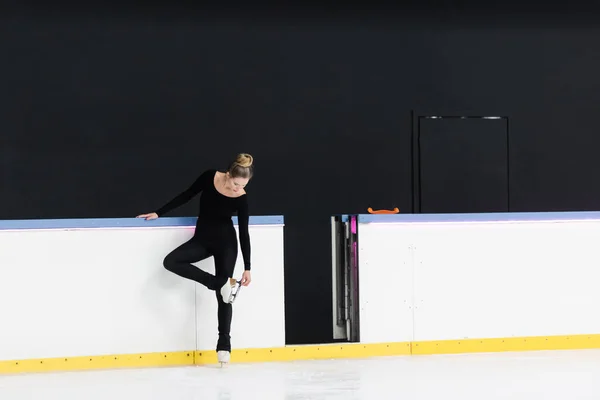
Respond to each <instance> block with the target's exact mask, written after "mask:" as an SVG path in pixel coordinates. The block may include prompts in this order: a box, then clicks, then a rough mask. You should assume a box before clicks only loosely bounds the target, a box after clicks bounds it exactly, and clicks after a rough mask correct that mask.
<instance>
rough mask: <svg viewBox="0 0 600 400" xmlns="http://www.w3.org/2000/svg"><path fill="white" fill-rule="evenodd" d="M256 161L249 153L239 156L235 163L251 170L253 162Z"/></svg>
mask: <svg viewBox="0 0 600 400" xmlns="http://www.w3.org/2000/svg"><path fill="white" fill-rule="evenodd" d="M253 161H254V159H253V158H252V156H251V155H250V154H248V153H240V154H238V156H237V158H236V160H235V163H236V164H237V165H239V166H240V167H243V168H250V167H251V166H252V162H253Z"/></svg>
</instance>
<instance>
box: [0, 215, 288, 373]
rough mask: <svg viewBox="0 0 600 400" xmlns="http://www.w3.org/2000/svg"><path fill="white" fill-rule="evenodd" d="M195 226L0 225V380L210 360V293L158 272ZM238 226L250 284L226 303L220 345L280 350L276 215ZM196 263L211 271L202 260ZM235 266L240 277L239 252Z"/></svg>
mask: <svg viewBox="0 0 600 400" xmlns="http://www.w3.org/2000/svg"><path fill="white" fill-rule="evenodd" d="M233 222H234V224H235V225H236V226H235V228H236V230H237V229H238V228H237V218H235V217H234V218H233ZM195 223H196V218H164V217H163V218H159V219H157V220H153V221H145V220H143V219H135V218H129V219H93V220H85V219H80V220H9V221H0V304H4V305H5V306H4V307H3V311H2V322H1V328H0V372H10V371H14V370H15V368H16V369H17V370H18V371H22V372H27V371H35V370H45V371H48V370H53V369H57V370H60V369H65V368H67V369H78V368H84V369H86V368H95V366H97V367H99V368H106V367H114V366H119V365H123V366H127V365H138V366H161V365H165V364H166V365H173V364H175V365H186V364H189V363H191V364H193V363H194V357H195V355H196V352H197V351H199V350H202V351H209V350H212V351H213V352H214V347H215V345H216V341H217V316H216V314H217V312H216V309H217V300H216V296H215V293H214V292H212V291H209V290H208V289H206V288H204V287H201V286H200V285H198V284H197V283H196V282H193V281H191V280H187V279H183V278H181V277H179V276H177V275H175V274H173V273H171V272H169V271H167V270H165V268H164V267H163V265H162V261H163V258H164V256H165V255H166V254H168V252H170V251H171V250H173V249H174V248H176V247H177V246H179V245H180V244H182V243H183V242H185V241H187V240H188V239H189V238H190V237H191V236H192V234H193V231H194V226H195ZM249 223H250V226H249V230H250V236H251V240H252V261H253V266H254V268H253V269H252V277H253V282H252V284H251V286H249V287H247V288H243V289H242V293H241V294H240V299H241V300H239V301H237V302H236V304H235V306H234V307H235V309H234V319H233V322H232V344H233V346H234V348H235V347H237V348H244V349H246V348H248V349H253V348H265V347H273V348H280V347H284V346H285V303H284V302H285V299H284V271H283V229H284V219H283V217H282V216H251V217H250V221H249ZM196 265H198V266H200V267H201V268H202V269H203V270H205V271H208V272H212V273H214V261H213V259H212V258H209V259H207V260H204V261H201V262H199V263H197V264H196ZM235 268H236V269H235V276H236V277H241V275H242V272H243V270H244V265H243V257H242V253H241V250H240V249H238V260H237V262H236V267H235ZM15 305H17V306H18V307H15ZM255 310H261V312H260V313H256V312H255ZM188 353H190V354H191V356H188V355H187V354H188ZM140 357H141V358H140ZM190 357H191V358H190Z"/></svg>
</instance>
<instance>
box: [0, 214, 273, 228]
mask: <svg viewBox="0 0 600 400" xmlns="http://www.w3.org/2000/svg"><path fill="white" fill-rule="evenodd" d="M196 220H197V218H196V217H173V218H172V217H162V218H158V219H154V220H151V221H146V220H144V219H141V218H98V219H20V220H0V230H13V229H76V228H151V227H165V226H169V227H171V226H191V227H195V226H196ZM232 220H233V223H234V224H235V225H237V223H238V221H237V217H233V218H232ZM283 221H284V218H283V216H282V215H266V216H255V217H252V216H251V217H250V225H283V223H284V222H283Z"/></svg>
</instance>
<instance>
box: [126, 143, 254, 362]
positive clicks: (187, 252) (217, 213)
mask: <svg viewBox="0 0 600 400" xmlns="http://www.w3.org/2000/svg"><path fill="white" fill-rule="evenodd" d="M252 163H253V158H252V156H251V155H249V154H246V153H241V154H239V155H238V156H237V158H236V159H235V161H234V162H233V163H231V164H230V166H229V168H228V169H227V171H225V172H221V171H218V170H215V169H209V170H206V171H204V172H203V173H202V174H201V175H200V176H199V177H198V178H197V179H196V180H195V181H194V183H192V185H191V186H190V187H189V188H188V189H186V190H185V191H183V192H182V193H180V194H179V195H177V196H176V197H175V198H173V199H172V200H171V201H169V202H168V203H167V204H165V205H164V206H162V207H161V208H159V209H158V210H156V211H155V212H153V213H149V214H142V215H138V217H137V218H145V219H146V220H152V219H156V218H158V217H160V216H163V215H164V214H166V213H168V212H169V211H171V210H173V209H175V208H177V207H179V206H181V205H183V204H185V203H187V202H188V201H190V200H191V199H192V198H193V197H194V196H196V195H198V194H199V193H200V192H202V194H201V195H200V204H199V213H198V220H197V222H196V229H195V232H194V235H193V237H192V238H191V239H190V240H189V241H187V242H185V243H183V244H182V245H181V246H179V247H177V248H176V249H175V250H173V251H172V252H171V253H169V254H168V255H167V256H166V257H165V259H164V262H163V265H164V267H165V268H166V269H167V270H168V271H171V272H173V273H174V274H177V275H179V276H182V277H184V278H187V279H191V280H194V281H196V282H198V283H201V284H202V285H204V286H206V287H207V288H208V289H210V290H214V291H215V293H216V297H217V303H218V311H217V316H218V321H219V322H218V323H219V326H218V331H219V339H218V342H217V348H216V350H217V356H218V360H219V362H220V363H221V365H222V364H223V363H227V362H229V358H230V354H231V342H230V340H231V336H230V330H231V318H232V303H233V301H234V300H235V295H237V292H238V291H239V289H240V286H248V285H249V284H250V281H251V277H250V235H249V233H248V219H249V214H248V200H247V194H246V191H245V189H244V188H245V187H246V185H247V184H248V182H249V181H250V179H251V178H252V175H253V166H252ZM234 213H237V216H238V227H239V238H240V247H241V250H242V255H243V258H244V273H243V275H242V279H241V280H240V281H236V280H235V279H234V278H233V277H232V276H233V272H234V268H235V263H236V260H237V255H238V243H237V239H236V235H235V228H234V226H233V221H232V219H231V217H232V215H233V214H234ZM211 256H212V257H214V262H215V275H212V274H209V273H208V272H206V271H203V270H201V269H199V268H197V267H195V266H194V265H192V263H194V262H198V261H201V260H204V259H206V258H208V257H211ZM234 290H235V291H234Z"/></svg>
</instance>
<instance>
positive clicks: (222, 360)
mask: <svg viewBox="0 0 600 400" xmlns="http://www.w3.org/2000/svg"><path fill="white" fill-rule="evenodd" d="M230 358H231V353H230V352H228V351H224V350H219V351H217V360H218V361H219V364H221V368H223V367H224V366H225V365H227V364H229V360H230Z"/></svg>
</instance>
